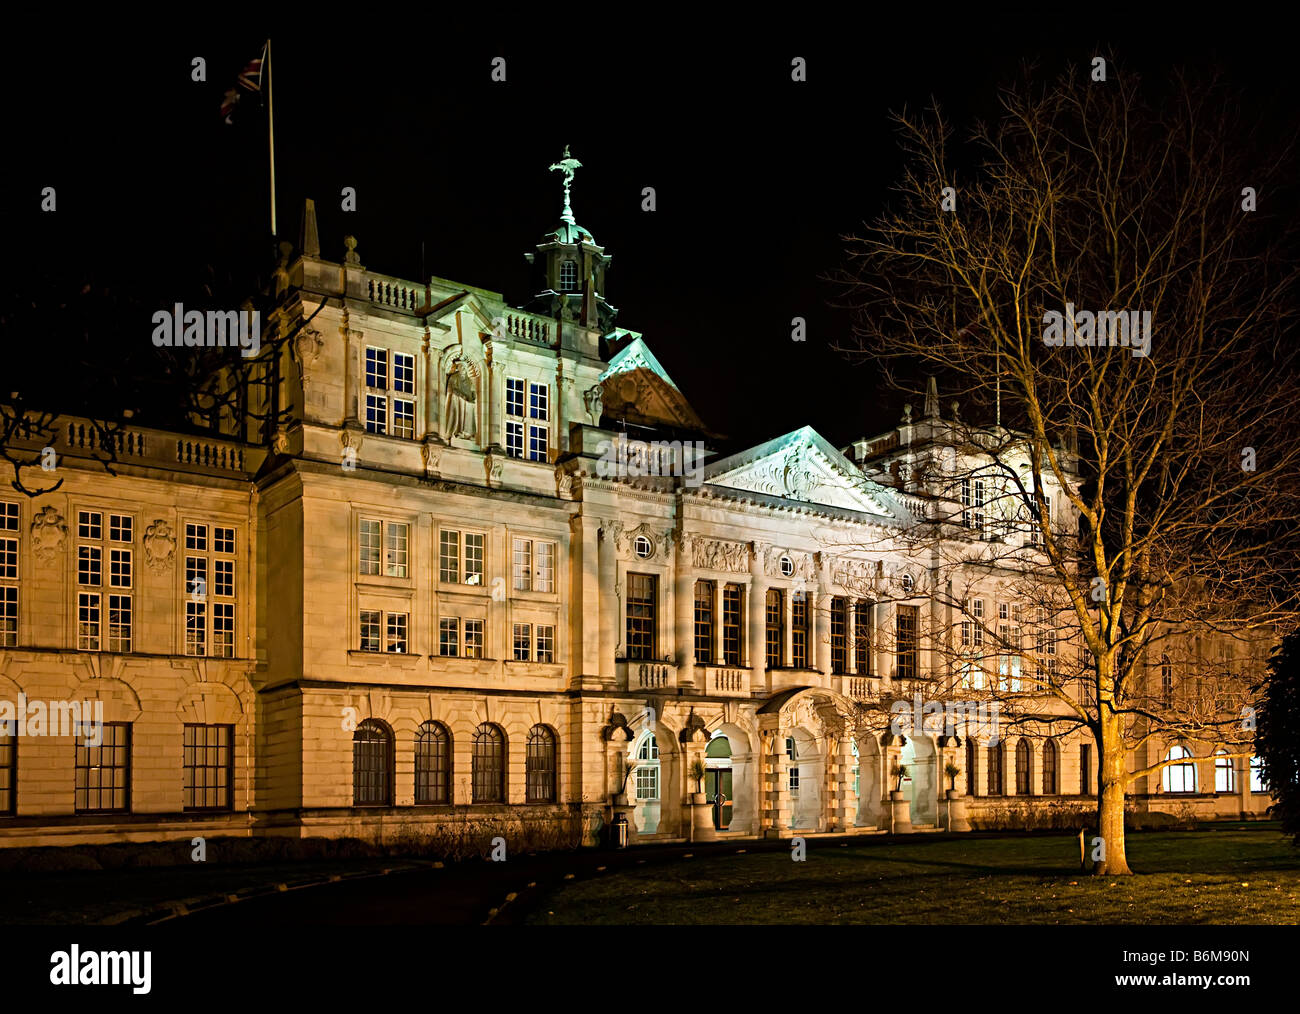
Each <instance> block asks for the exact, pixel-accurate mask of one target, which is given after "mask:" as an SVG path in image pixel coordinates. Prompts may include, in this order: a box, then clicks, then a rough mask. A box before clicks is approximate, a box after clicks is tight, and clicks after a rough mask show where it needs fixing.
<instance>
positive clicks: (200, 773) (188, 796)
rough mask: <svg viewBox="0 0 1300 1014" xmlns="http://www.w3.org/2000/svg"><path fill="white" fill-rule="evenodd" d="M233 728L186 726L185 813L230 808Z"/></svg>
mask: <svg viewBox="0 0 1300 1014" xmlns="http://www.w3.org/2000/svg"><path fill="white" fill-rule="evenodd" d="M234 734H235V727H234V726H233V725H186V726H185V746H184V760H183V762H182V767H183V770H184V773H185V795H184V801H183V806H184V808H185V809H186V810H229V809H231V808H232V807H233V789H234V781H235V778H234V774H235V752H234V749H233V747H232V743H233V741H234Z"/></svg>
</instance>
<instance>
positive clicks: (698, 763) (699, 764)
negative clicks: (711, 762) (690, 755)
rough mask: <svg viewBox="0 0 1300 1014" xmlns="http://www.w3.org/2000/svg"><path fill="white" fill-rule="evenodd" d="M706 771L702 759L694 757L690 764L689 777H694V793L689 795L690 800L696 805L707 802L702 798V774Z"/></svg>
mask: <svg viewBox="0 0 1300 1014" xmlns="http://www.w3.org/2000/svg"><path fill="white" fill-rule="evenodd" d="M706 773H707V769H706V768H705V767H704V761H702V760H700V759H699V758H696V759H695V761H694V762H693V763H692V764H691V777H692V778H694V779H695V794H694V795H693V796H692V797H691V802H692V803H695V804H696V805H697V806H698V805H700V804H701V803H706V802H708V800H706V799H705V798H704V776H705V774H706Z"/></svg>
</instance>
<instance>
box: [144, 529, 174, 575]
mask: <svg viewBox="0 0 1300 1014" xmlns="http://www.w3.org/2000/svg"><path fill="white" fill-rule="evenodd" d="M175 553H176V536H175V535H173V534H172V526H171V525H169V524H168V523H167V522H166V521H164V520H162V519H161V518H159V519H158V520H157V521H155V522H154V523H153V524H151V525H150V526H149V527H148V528H146V529H145V530H144V559H145V562H146V563H147V564H148V565H149V569H150V570H152V571H153V572H154V573H155V574H161V573H162V572H163V571H164V570H165V569H167V568H168V567H170V566H171V563H172V557H173V556H174V555H175Z"/></svg>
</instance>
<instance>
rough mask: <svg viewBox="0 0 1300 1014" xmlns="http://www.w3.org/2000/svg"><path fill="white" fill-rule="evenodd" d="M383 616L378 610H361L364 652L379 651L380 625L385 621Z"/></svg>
mask: <svg viewBox="0 0 1300 1014" xmlns="http://www.w3.org/2000/svg"><path fill="white" fill-rule="evenodd" d="M383 615H384V614H383V613H382V612H380V611H379V610H378V609H363V610H361V650H362V651H378V650H379V625H380V623H381V622H382V620H383Z"/></svg>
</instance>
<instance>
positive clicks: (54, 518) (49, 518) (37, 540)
mask: <svg viewBox="0 0 1300 1014" xmlns="http://www.w3.org/2000/svg"><path fill="white" fill-rule="evenodd" d="M67 534H68V526H67V525H65V524H64V523H63V516H62V515H61V514H60V513H59V512H58V511H57V510H55V509H54V508H53V507H43V508H42V509H41V510H40V512H39V513H37V514H36V516H35V517H33V518H32V548H33V549H34V550H35V552H36V558H37V559H38V560H40V561H41V562H42V563H48V562H49V561H50V559H51V558H52V557H54V556H55V555H56V554H57V553H58V552H59V551H60V550H62V549H63V540H64V537H65V536H67Z"/></svg>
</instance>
